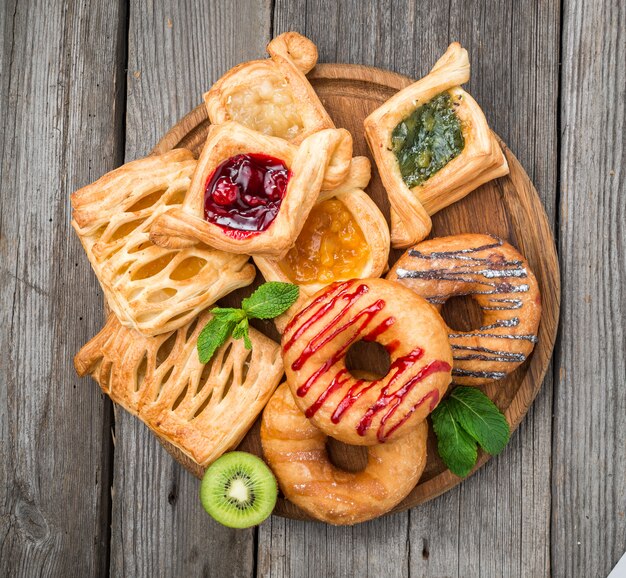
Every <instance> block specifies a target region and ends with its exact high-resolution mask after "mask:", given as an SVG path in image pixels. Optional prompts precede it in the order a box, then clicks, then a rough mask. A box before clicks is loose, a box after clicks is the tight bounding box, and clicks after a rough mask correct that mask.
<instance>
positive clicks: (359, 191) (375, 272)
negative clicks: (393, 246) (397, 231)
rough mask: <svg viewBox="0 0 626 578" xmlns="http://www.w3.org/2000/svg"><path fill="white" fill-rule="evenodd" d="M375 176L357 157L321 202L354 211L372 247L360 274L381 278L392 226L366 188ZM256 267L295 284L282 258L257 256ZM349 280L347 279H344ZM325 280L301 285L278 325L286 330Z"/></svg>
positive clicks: (367, 163)
mask: <svg viewBox="0 0 626 578" xmlns="http://www.w3.org/2000/svg"><path fill="white" fill-rule="evenodd" d="M370 178H371V164H370V161H369V159H368V158H367V157H354V158H353V159H352V162H351V163H350V172H349V173H348V176H347V178H346V180H345V181H344V182H342V183H341V184H340V185H339V186H338V187H336V188H335V189H331V190H326V191H322V192H321V193H320V195H319V197H318V201H317V202H318V203H321V202H323V201H326V200H327V199H330V198H333V197H334V198H336V199H338V200H340V201H341V202H342V203H343V204H344V205H345V206H346V208H347V209H348V211H350V213H352V215H353V216H354V219H355V221H356V222H357V223H358V224H359V226H360V227H361V230H362V231H363V234H364V236H365V239H366V241H367V244H368V245H369V248H370V255H369V258H368V260H367V261H366V262H365V263H364V264H363V269H362V271H361V272H360V273H359V274H358V275H357V277H358V278H360V279H365V278H368V277H380V276H381V275H382V274H383V273H384V272H385V271H386V269H387V260H388V258H389V227H388V226H387V221H386V220H385V217H384V215H383V214H382V213H381V212H380V209H379V208H378V206H377V205H376V203H375V202H374V201H372V199H371V198H370V197H369V195H368V194H367V193H366V192H365V191H364V190H363V189H365V187H367V185H368V184H369V181H370ZM254 262H255V264H256V266H257V267H258V268H259V270H260V271H261V273H262V275H263V277H264V278H265V280H266V281H284V282H287V283H293V280H292V279H290V278H289V276H288V275H286V274H285V271H284V270H283V269H282V268H281V266H280V264H279V263H280V261H277V260H275V259H268V258H265V257H254ZM342 280H345V279H342ZM326 285H327V284H325V283H320V282H318V283H306V284H301V285H300V294H299V296H298V300H297V301H296V302H295V303H294V304H293V305H292V306H291V308H290V309H289V310H288V311H287V312H286V313H285V314H284V315H281V316H280V317H278V318H277V319H275V323H276V327H277V328H278V330H279V331H281V332H282V329H283V328H284V326H285V325H286V324H287V322H288V321H289V319H291V317H292V316H293V315H294V314H295V313H296V312H297V311H299V310H300V309H301V307H302V305H303V304H304V303H305V302H306V301H307V300H308V299H309V297H311V296H312V295H313V294H315V293H317V292H318V291H319V290H320V289H322V288H323V287H325V286H326Z"/></svg>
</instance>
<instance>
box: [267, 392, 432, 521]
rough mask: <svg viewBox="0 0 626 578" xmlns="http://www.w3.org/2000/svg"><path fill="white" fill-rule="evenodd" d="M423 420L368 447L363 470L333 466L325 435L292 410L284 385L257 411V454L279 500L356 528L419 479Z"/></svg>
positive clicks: (424, 432) (423, 458)
mask: <svg viewBox="0 0 626 578" xmlns="http://www.w3.org/2000/svg"><path fill="white" fill-rule="evenodd" d="M427 436H428V425H427V422H426V421H422V422H421V423H419V424H416V426H415V427H414V428H412V429H411V430H410V431H409V433H408V434H407V435H405V436H403V437H401V438H398V439H394V440H393V441H390V442H388V443H386V444H378V445H375V446H370V447H368V449H367V450H368V451H367V466H366V467H365V469H364V470H363V471H361V472H356V473H351V472H346V471H344V470H341V469H339V468H337V467H335V466H334V465H333V464H332V463H331V461H330V459H329V457H328V452H327V450H326V435H325V434H324V433H323V432H322V431H320V430H319V429H317V428H316V427H315V426H314V425H313V424H312V423H311V422H310V421H309V420H308V419H307V418H306V417H305V416H304V414H303V413H302V412H301V411H300V410H299V409H298V407H297V406H296V404H295V401H294V399H293V396H292V395H291V391H290V390H289V387H288V386H287V384H286V383H283V384H282V385H281V386H280V387H279V388H278V389H277V390H276V392H275V393H274V395H273V396H272V398H271V399H270V401H269V403H268V404H267V406H266V407H265V410H264V411H263V419H262V421H261V443H262V445H263V454H264V455H265V459H266V460H267V463H268V464H269V466H270V468H272V471H273V472H274V474H275V475H276V478H277V479H278V485H279V486H280V489H281V490H282V492H283V494H284V495H285V497H286V498H287V499H288V500H290V501H291V502H293V503H294V504H295V505H297V506H298V507H300V508H301V509H302V510H304V511H305V512H307V513H308V514H310V515H311V516H313V517H314V518H316V519H317V520H322V521H324V522H328V523H329V524H341V525H345V524H357V523H359V522H365V521H366V520H371V519H372V518H376V517H377V516H380V515H382V514H385V513H387V512H388V511H389V510H390V509H391V508H393V507H394V506H395V505H396V504H398V503H399V502H401V501H402V499H404V498H405V497H406V496H407V495H408V494H409V492H410V491H411V490H412V489H413V487H414V486H415V484H416V483H417V482H418V480H419V479H420V476H421V475H422V472H423V471H424V466H425V465H426V439H427Z"/></svg>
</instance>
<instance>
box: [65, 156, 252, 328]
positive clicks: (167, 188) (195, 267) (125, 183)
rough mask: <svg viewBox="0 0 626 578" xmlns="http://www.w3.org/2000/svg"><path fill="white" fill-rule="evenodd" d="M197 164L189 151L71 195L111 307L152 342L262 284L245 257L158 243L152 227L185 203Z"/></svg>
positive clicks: (119, 172) (137, 165)
mask: <svg viewBox="0 0 626 578" xmlns="http://www.w3.org/2000/svg"><path fill="white" fill-rule="evenodd" d="M196 164H197V163H196V161H195V160H194V158H193V155H192V154H191V152H189V151H188V150H183V149H177V150H172V151H170V152H167V153H164V154H162V155H158V156H151V157H147V158H145V159H140V160H136V161H133V162H130V163H127V164H125V165H124V166H122V167H120V168H118V169H116V170H114V171H112V172H110V173H107V174H106V175H104V176H103V177H101V178H100V179H98V180H97V181H96V182H95V183H92V184H91V185H88V186H86V187H84V188H82V189H80V190H78V191H76V192H75V193H73V194H72V196H71V203H72V207H73V209H74V212H73V219H72V226H73V227H74V229H75V230H76V233H77V234H78V236H79V238H80V240H81V242H82V244H83V247H84V248H85V251H86V252H87V256H88V258H89V261H90V262H91V265H92V267H93V270H94V271H95V273H96V276H97V277H98V281H99V282H100V284H101V285H102V289H103V291H104V294H105V297H106V300H107V303H108V305H109V307H110V308H111V309H112V310H113V312H114V313H115V314H116V315H117V316H118V318H119V319H120V321H121V322H122V324H123V325H125V326H127V327H131V328H133V329H136V330H137V331H139V332H140V333H142V334H144V335H156V334H159V333H164V332H167V331H171V330H173V329H177V328H178V327H181V326H182V325H184V324H185V323H187V322H189V321H190V320H191V319H193V318H194V317H195V316H196V315H197V314H198V313H199V312H200V311H202V310H203V309H205V308H206V307H208V306H209V305H211V304H213V303H214V302H215V301H217V300H218V299H219V298H220V297H222V296H224V295H226V294H227V293H230V292H231V291H232V290H234V289H236V288H238V287H243V286H244V285H248V284H250V283H251V282H252V281H253V279H254V275H255V272H254V267H253V266H252V265H251V264H249V263H247V261H248V258H247V256H245V255H227V254H226V253H223V252H222V251H218V250H216V249H214V248H212V247H209V246H207V245H201V244H198V245H195V246H192V247H189V248H186V249H183V250H180V251H179V250H175V249H165V248H162V247H158V246H156V245H154V244H153V243H152V242H151V241H150V238H149V230H150V227H151V225H152V222H153V221H154V220H155V219H156V218H158V216H159V215H160V214H162V213H163V212H165V211H167V210H168V209H172V208H175V207H177V206H180V205H181V203H182V202H183V199H184V197H185V193H186V192H187V188H188V187H189V183H190V182H191V176H192V175H193V172H194V170H195V168H196Z"/></svg>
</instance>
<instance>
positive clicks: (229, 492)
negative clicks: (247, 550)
mask: <svg viewBox="0 0 626 578" xmlns="http://www.w3.org/2000/svg"><path fill="white" fill-rule="evenodd" d="M277 495H278V486H277V484H276V478H275V477H274V474H272V470H270V469H269V468H268V467H267V465H265V462H264V461H263V460H262V459H260V458H258V457H257V456H255V455H252V454H248V453H246V452H229V453H227V454H224V455H223V456H222V457H221V458H219V459H217V460H215V461H214V462H213V463H212V464H211V465H210V466H209V467H208V469H207V471H206V472H205V474H204V477H203V478H202V485H201V486H200V500H201V501H202V505H203V506H204V509H205V510H206V511H207V512H208V513H209V514H210V515H211V516H212V517H213V518H214V519H215V520H216V521H218V522H219V523H220V524H223V525H224V526H229V527H230V528H249V527H250V526H256V525H257V524H260V523H261V522H262V521H263V520H265V518H267V517H268V516H269V515H270V514H271V513H272V510H273V509H274V505H275V504H276V496H277Z"/></svg>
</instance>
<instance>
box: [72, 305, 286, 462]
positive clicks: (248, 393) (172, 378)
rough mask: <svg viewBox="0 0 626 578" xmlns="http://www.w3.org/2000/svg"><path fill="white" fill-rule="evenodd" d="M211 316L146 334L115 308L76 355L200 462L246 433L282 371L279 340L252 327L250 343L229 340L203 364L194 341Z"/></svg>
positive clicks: (125, 403)
mask: <svg viewBox="0 0 626 578" xmlns="http://www.w3.org/2000/svg"><path fill="white" fill-rule="evenodd" d="M210 318H211V315H210V314H209V313H206V312H205V313H203V314H201V315H200V316H199V317H198V318H196V319H195V320H194V321H192V322H191V323H189V324H187V325H185V326H184V327H181V328H179V329H178V330H176V331H174V332H170V333H166V334H163V335H158V336H157V337H143V336H141V335H139V334H138V333H137V332H135V331H133V330H132V329H128V328H126V327H123V326H122V325H121V324H120V323H119V320H118V319H116V317H115V315H110V316H109V318H108V320H107V322H106V325H105V326H104V328H103V329H102V330H101V331H100V333H98V335H96V336H95V337H94V338H93V339H92V340H91V341H89V342H88V343H87V344H86V345H85V346H84V347H83V348H82V349H81V350H80V351H79V352H78V353H77V354H76V357H75V358H74V365H75V367H76V371H77V372H78V374H79V375H80V376H84V375H86V374H88V373H89V374H91V376H92V377H93V378H94V379H95V380H96V381H97V382H98V384H99V385H100V387H101V388H102V390H103V391H104V393H106V394H107V395H109V396H110V397H111V399H112V400H113V401H114V402H116V403H118V404H119V405H121V406H122V407H123V408H124V409H125V410H127V411H129V412H130V413H132V414H134V415H136V416H138V417H139V418H140V419H141V420H142V421H144V422H145V423H146V424H147V425H148V427H150V428H151V429H152V430H153V431H154V432H155V433H156V434H157V436H159V437H160V438H161V439H162V440H165V441H167V442H169V443H171V444H173V445H174V446H176V447H177V448H178V449H180V450H181V451H182V452H183V453H184V454H185V455H186V456H188V457H189V458H191V459H192V460H193V461H194V462H196V463H197V464H199V465H201V466H207V465H208V464H209V463H211V462H212V461H214V460H215V459H217V458H218V457H219V456H220V455H222V453H224V452H225V451H226V450H228V449H230V448H233V447H235V446H236V445H237V444H238V443H239V442H240V441H241V439H242V438H243V436H244V435H245V434H246V432H247V431H248V429H249V428H250V427H251V426H252V424H253V423H254V420H255V419H256V417H257V415H258V414H259V413H260V411H261V410H262V409H263V407H264V406H265V404H266V403H267V401H268V400H269V398H270V396H271V395H272V393H273V392H274V390H275V389H276V386H277V385H278V382H279V381H280V378H281V376H282V374H283V365H282V361H281V357H280V347H279V345H278V344H277V343H275V342H273V341H272V340H271V339H269V338H268V337H265V336H264V335H263V334H261V333H260V332H258V331H256V330H254V329H250V339H251V341H252V349H251V350H248V349H246V348H245V346H244V344H243V341H242V340H236V341H235V340H229V341H228V342H227V343H225V344H224V345H223V346H222V347H221V348H220V349H219V350H218V351H217V352H216V353H215V355H214V356H213V358H212V359H211V361H210V362H209V363H208V364H206V365H203V364H201V363H200V361H199V360H198V354H197V351H196V342H197V339H198V334H199V333H200V331H201V330H202V328H203V327H204V326H205V324H206V323H207V322H208V321H209V319H210Z"/></svg>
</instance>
